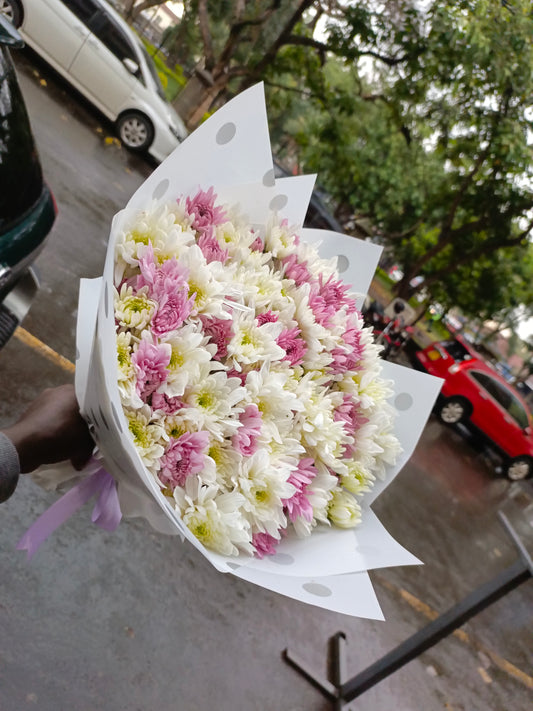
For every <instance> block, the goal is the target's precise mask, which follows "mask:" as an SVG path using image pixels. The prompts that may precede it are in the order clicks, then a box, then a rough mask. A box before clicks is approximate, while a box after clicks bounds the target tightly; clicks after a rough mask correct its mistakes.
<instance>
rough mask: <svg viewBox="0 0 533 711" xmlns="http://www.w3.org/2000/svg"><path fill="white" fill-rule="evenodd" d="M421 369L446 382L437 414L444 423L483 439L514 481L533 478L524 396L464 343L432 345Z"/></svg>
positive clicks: (532, 433)
mask: <svg viewBox="0 0 533 711" xmlns="http://www.w3.org/2000/svg"><path fill="white" fill-rule="evenodd" d="M414 357H415V359H416V362H417V365H418V367H420V368H421V369H422V370H425V371H427V372H428V373H430V374H431V375H436V376H437V377H439V378H443V379H444V383H443V386H442V389H441V394H440V397H439V399H438V401H437V404H436V406H435V412H436V414H437V416H438V417H439V418H440V419H441V421H442V422H444V423H446V424H450V425H456V424H459V423H460V424H462V425H465V426H466V427H467V428H468V429H470V430H472V431H474V432H477V433H480V434H481V435H482V436H483V437H484V438H485V439H486V440H487V441H488V442H489V443H490V444H491V445H492V446H493V448H495V449H496V450H497V451H498V452H499V453H500V454H501V455H502V457H503V470H504V472H505V474H506V476H507V477H508V478H509V479H512V480H515V481H516V480H519V479H526V478H527V477H530V476H531V475H532V473H533V429H532V425H533V420H532V418H531V414H530V412H529V409H528V406H527V404H526V402H525V400H524V399H523V398H522V396H521V395H520V394H519V393H518V391H517V390H515V389H514V388H513V387H511V386H510V385H509V383H507V382H506V381H505V379H504V378H503V377H502V376H501V375H499V373H497V372H496V370H495V369H493V368H492V367H491V366H490V365H489V364H488V363H486V362H485V361H484V360H482V359H481V357H479V356H478V354H477V353H476V352H475V351H474V350H473V349H472V348H471V347H469V346H467V344H466V343H465V342H461V341H458V340H451V341H444V342H441V343H433V344H431V345H430V346H428V347H427V348H424V349H423V350H421V351H418V352H417V353H415V354H414Z"/></svg>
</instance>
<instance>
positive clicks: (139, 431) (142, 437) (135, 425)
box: [129, 420, 150, 447]
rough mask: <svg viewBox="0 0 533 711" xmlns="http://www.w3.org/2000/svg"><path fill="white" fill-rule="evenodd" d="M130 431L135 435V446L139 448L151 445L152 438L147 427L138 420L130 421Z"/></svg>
mask: <svg viewBox="0 0 533 711" xmlns="http://www.w3.org/2000/svg"><path fill="white" fill-rule="evenodd" d="M129 431H130V432H131V434H132V435H133V439H134V440H135V444H136V445H137V446H139V447H146V445H148V444H149V443H150V438H149V437H148V433H147V431H146V427H145V426H144V425H143V424H142V423H141V422H139V421H138V420H130V422H129Z"/></svg>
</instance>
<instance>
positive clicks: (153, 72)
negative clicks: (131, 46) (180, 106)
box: [139, 42, 167, 101]
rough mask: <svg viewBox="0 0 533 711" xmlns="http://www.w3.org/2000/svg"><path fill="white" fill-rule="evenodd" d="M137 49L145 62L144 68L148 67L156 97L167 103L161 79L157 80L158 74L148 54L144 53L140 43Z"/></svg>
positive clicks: (144, 48) (143, 47) (144, 50)
mask: <svg viewBox="0 0 533 711" xmlns="http://www.w3.org/2000/svg"><path fill="white" fill-rule="evenodd" d="M139 48H140V50H141V52H142V55H143V57H144V59H145V61H146V66H147V67H148V71H149V72H150V76H151V77H152V79H153V80H154V84H155V88H156V91H157V93H158V95H159V96H160V97H161V98H162V99H163V101H167V96H166V94H165V90H164V89H163V85H162V84H161V79H160V78H159V74H158V73H157V69H156V66H155V64H154V60H153V59H152V57H151V56H150V55H149V54H148V52H147V51H146V47H145V46H144V45H143V44H142V42H139Z"/></svg>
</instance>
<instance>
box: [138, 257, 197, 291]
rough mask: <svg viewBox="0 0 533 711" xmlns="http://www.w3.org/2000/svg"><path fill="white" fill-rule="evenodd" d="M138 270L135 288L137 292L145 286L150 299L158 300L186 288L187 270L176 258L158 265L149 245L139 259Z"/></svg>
mask: <svg viewBox="0 0 533 711" xmlns="http://www.w3.org/2000/svg"><path fill="white" fill-rule="evenodd" d="M139 269H140V271H141V273H140V274H139V276H138V277H137V281H136V284H135V288H136V290H137V291H139V289H142V288H143V287H144V286H147V287H148V296H149V297H150V298H154V299H156V300H158V299H160V298H161V296H162V294H164V293H169V292H173V291H179V290H180V289H186V288H187V278H188V271H187V269H186V268H185V267H183V266H182V265H181V264H179V263H178V261H177V259H176V257H172V258H171V259H167V260H166V261H164V262H163V263H162V264H161V265H160V264H159V263H158V262H157V260H156V258H155V256H154V250H153V248H152V245H151V244H150V245H148V247H147V248H146V251H145V253H144V254H143V256H142V257H141V258H140V259H139Z"/></svg>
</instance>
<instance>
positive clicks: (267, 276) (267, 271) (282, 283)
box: [235, 262, 295, 318]
mask: <svg viewBox="0 0 533 711" xmlns="http://www.w3.org/2000/svg"><path fill="white" fill-rule="evenodd" d="M235 279H236V281H237V282H238V283H239V284H240V287H241V290H242V293H243V297H244V301H245V303H246V304H249V305H253V307H254V309H256V311H258V312H261V311H266V310H269V311H276V312H288V314H287V315H288V317H289V318H292V314H293V313H294V309H295V307H294V303H293V300H292V298H291V296H290V294H289V292H290V291H291V290H294V283H293V282H290V281H289V280H288V279H283V278H282V277H281V274H280V273H279V272H277V271H275V270H273V269H272V268H271V267H270V266H269V265H261V266H258V267H256V268H252V267H251V265H250V263H249V262H246V263H244V264H242V265H241V266H240V267H239V268H238V269H237V271H236V273H235Z"/></svg>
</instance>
